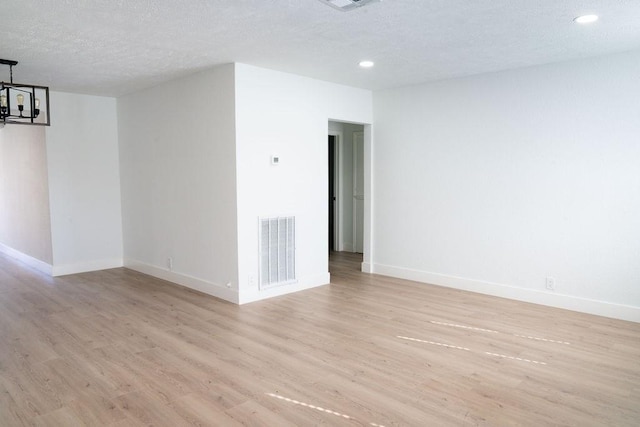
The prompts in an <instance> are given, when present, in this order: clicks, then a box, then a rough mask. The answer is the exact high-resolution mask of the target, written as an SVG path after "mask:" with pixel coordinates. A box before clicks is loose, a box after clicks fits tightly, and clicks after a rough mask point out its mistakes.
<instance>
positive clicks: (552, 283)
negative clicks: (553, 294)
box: [545, 277, 556, 291]
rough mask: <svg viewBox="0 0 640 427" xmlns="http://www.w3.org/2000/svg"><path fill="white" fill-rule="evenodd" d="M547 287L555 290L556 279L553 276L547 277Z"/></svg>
mask: <svg viewBox="0 0 640 427" xmlns="http://www.w3.org/2000/svg"><path fill="white" fill-rule="evenodd" d="M545 287H546V288H547V289H548V290H550V291H555V290H556V279H554V278H553V277H547V280H546V282H545Z"/></svg>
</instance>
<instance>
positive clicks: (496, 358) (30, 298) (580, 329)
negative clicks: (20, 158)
mask: <svg viewBox="0 0 640 427" xmlns="http://www.w3.org/2000/svg"><path fill="white" fill-rule="evenodd" d="M358 262H359V260H358V258H357V256H354V255H350V254H334V256H333V259H332V261H331V271H332V282H333V283H332V284H331V285H328V286H324V287H320V288H316V289H312V290H309V291H304V292H300V293H297V294H294V295H288V296H284V297H280V298H275V299H272V300H268V301H263V302H258V303H253V304H249V305H245V306H242V307H238V306H235V305H233V304H229V303H226V302H222V301H220V300H217V299H215V298H213V297H209V296H206V295H202V294H199V293H197V292H192V291H190V290H187V289H184V288H181V287H178V286H175V285H172V284H169V283H166V282H163V281H161V280H157V279H154V278H151V277H148V276H145V275H143V274H139V273H136V272H133V271H130V270H127V269H114V270H107V271H102V272H95V273H85V274H78V275H73V276H67V277H62V278H56V279H51V278H48V277H45V276H43V275H41V274H39V273H37V272H34V271H33V270H29V269H27V268H24V267H23V266H21V264H19V263H17V262H14V261H12V260H11V259H10V258H6V257H4V256H2V255H0V425H1V426H22V425H36V426H76V425H77V426H83V425H87V426H101V425H109V426H143V425H147V426H148V425H153V426H183V425H200V426H235V425H252V426H254V425H255V426H278V427H279V426H310V425H327V426H387V427H389V426H476V425H478V426H538V427H539V426H555V425H567V426H581V427H582V426H638V425H640V324H636V323H630V322H623V321H618V320H611V319H606V318H601V317H596V316H590V315H585V314H579V313H574V312H569V311H563V310H558V309H552V308H547V307H541V306H536V305H532V304H526V303H520V302H515V301H509V300H505V299H500V298H494V297H489V296H483V295H478V294H473V293H469V292H462V291H456V290H451V289H446V288H441V287H436V286H429V285H424V284H418V283H414V282H409V281H403V280H397V279H391V278H387V277H382V276H374V275H367V274H362V273H360V272H358V271H357V266H358Z"/></svg>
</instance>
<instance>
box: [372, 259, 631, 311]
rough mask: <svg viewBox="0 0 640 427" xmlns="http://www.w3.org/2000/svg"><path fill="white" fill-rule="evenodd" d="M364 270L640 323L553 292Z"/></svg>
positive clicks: (605, 305)
mask: <svg viewBox="0 0 640 427" xmlns="http://www.w3.org/2000/svg"><path fill="white" fill-rule="evenodd" d="M365 268H366V269H367V270H368V272H370V273H376V274H381V275H384V276H391V277H397V278H400V279H407V280H413V281H416V282H423V283H429V284H433V285H438V286H444V287H448V288H454V289H461V290H465V291H471V292H477V293H481V294H486V295H493V296H497V297H501V298H508V299H513V300H517V301H524V302H530V303H534V304H541V305H546V306H550V307H556V308H563V309H566V310H572V311H579V312H582V313H589V314H595V315H598V316H605V317H610V318H613V319H620V320H628V321H631V322H640V307H634V306H629V305H623V304H615V303H610V302H606V301H597V300H591V299H587V298H580V297H575V296H571V295H562V294H557V293H555V292H545V291H537V290H534V289H526V288H518V287H515V286H509V285H503V284H499V283H491V282H484V281H480V280H474V279H467V278H464V277H455V276H448V275H444V274H439V273H431V272H428V271H420V270H411V269H407V268H401V267H394V266H390V265H383V264H367V265H365V263H363V264H362V271H367V270H365Z"/></svg>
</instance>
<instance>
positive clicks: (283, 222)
mask: <svg viewBox="0 0 640 427" xmlns="http://www.w3.org/2000/svg"><path fill="white" fill-rule="evenodd" d="M295 281H296V219H295V217H293V216H288V217H275V218H260V289H268V288H272V287H274V286H280V285H286V284H288V283H293V282H295Z"/></svg>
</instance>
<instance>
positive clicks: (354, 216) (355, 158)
mask: <svg viewBox="0 0 640 427" xmlns="http://www.w3.org/2000/svg"><path fill="white" fill-rule="evenodd" d="M363 127H364V126H363ZM356 134H358V135H362V150H363V152H362V165H360V167H358V166H359V165H358V146H357V145H356ZM351 141H352V145H353V169H352V171H353V200H352V203H353V210H352V212H351V214H352V219H351V220H352V221H353V236H352V237H353V252H358V244H357V241H358V239H357V237H358V233H357V231H358V230H357V228H358V209H357V204H358V199H357V197H358V195H357V194H356V193H357V191H356V190H357V188H356V186H357V183H356V180H357V176H356V174H357V173H358V171H359V169H362V171H361V172H362V175H363V176H364V175H365V172H364V167H365V165H364V163H365V161H364V150H365V142H364V129H363V130H362V131H357V132H353V135H352V137H351ZM362 187H363V188H362V196H363V198H364V195H365V188H364V182H363V183H362ZM364 216H365V209H364V204H363V206H362V218H360V221H362V253H364V233H365V228H364Z"/></svg>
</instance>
